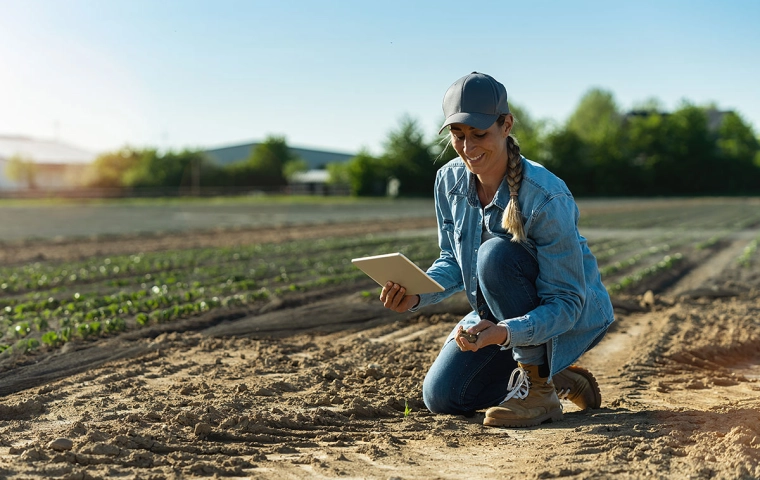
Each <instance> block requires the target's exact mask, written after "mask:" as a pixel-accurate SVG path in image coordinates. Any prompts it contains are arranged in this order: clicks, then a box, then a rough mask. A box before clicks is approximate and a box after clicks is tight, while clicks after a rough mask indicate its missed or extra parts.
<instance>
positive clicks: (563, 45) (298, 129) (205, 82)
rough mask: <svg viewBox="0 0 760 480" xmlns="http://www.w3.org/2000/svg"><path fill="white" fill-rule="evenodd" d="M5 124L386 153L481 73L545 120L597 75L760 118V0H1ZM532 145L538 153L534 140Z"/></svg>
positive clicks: (2, 130) (136, 140) (76, 140)
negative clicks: (271, 140) (408, 125)
mask: <svg viewBox="0 0 760 480" xmlns="http://www.w3.org/2000/svg"><path fill="white" fill-rule="evenodd" d="M0 12H2V14H0V134H21V135H29V136H33V137H39V138H54V137H58V138H59V139H61V140H63V141H66V142H69V143H72V144H75V145H78V146H81V147H83V148H87V149H90V150H93V151H97V152H100V151H104V150H111V149H116V148H119V147H121V146H123V145H127V144H129V145H133V146H139V147H142V146H153V147H159V148H173V149H178V148H185V147H189V148H200V147H213V146H222V145H229V144H235V143H242V142H247V141H255V140H261V139H263V138H265V137H266V136H267V135H270V134H277V135H284V136H285V137H286V138H287V140H288V142H289V143H290V144H291V145H294V146H306V147H317V148H325V149H332V150H338V151H345V152H355V151H357V150H358V149H360V148H362V147H366V148H368V149H370V151H373V152H375V153H378V152H380V151H381V149H382V144H383V141H384V139H385V138H386V137H387V134H388V132H389V131H390V130H392V129H393V128H395V127H396V126H397V125H398V122H399V119H400V118H401V117H402V116H403V115H405V114H406V115H410V116H412V117H413V118H416V119H417V120H418V121H419V122H420V125H421V126H422V127H423V128H424V130H425V131H426V132H429V135H430V136H432V135H433V134H434V133H435V131H436V130H437V124H438V122H439V121H440V120H441V118H442V113H441V100H442V98H443V94H444V92H445V91H446V89H447V88H448V86H449V85H450V84H451V83H453V82H454V81H455V80H456V79H457V78H459V77H461V76H463V75H465V74H467V73H469V72H471V71H474V70H477V71H481V72H486V73H489V74H491V75H493V76H494V77H496V78H497V79H499V80H500V81H502V82H503V83H504V84H505V85H506V87H507V91H508V92H509V96H510V100H511V101H512V102H513V103H516V104H518V105H520V106H521V107H522V108H524V109H525V110H527V112H528V113H529V114H530V115H531V117H533V118H543V119H550V120H553V121H555V122H558V123H560V122H564V121H565V120H566V119H567V117H568V116H569V115H570V113H571V112H572V111H573V109H574V108H575V107H576V105H577V104H578V101H579V100H580V98H581V96H582V95H583V93H584V92H586V91H587V90H588V89H589V88H592V87H602V88H605V89H608V90H610V91H612V92H613V94H614V95H615V98H616V100H617V102H618V103H619V105H620V107H621V108H622V109H628V108H630V107H632V106H633V105H635V104H636V103H637V102H641V101H644V100H646V99H648V98H650V97H656V98H659V99H660V100H661V101H662V103H663V104H664V106H665V107H666V108H668V109H673V108H676V107H677V106H678V105H679V104H680V102H682V101H683V100H688V101H691V102H693V103H696V104H705V103H708V102H714V103H716V104H717V105H718V107H720V108H723V109H734V110H737V111H738V112H739V113H740V114H742V116H743V117H744V118H745V119H746V120H747V121H748V122H750V123H751V124H752V125H753V127H754V129H755V131H756V132H758V130H759V129H760V92H758V87H757V85H758V84H760V62H758V60H760V28H757V24H758V21H760V1H756V0H749V1H727V2H714V1H713V2H706V1H667V0H665V1H638V2H609V1H606V2H603V1H599V2H595V1H594V2H592V1H582V0H578V1H574V2H560V1H548V0H547V1H536V2H509V1H504V0H501V1H493V2H491V1H481V2H464V1H461V0H460V1H458V2H450V1H444V0H441V1H436V2H430V1H413V0H406V1H395V0H388V1H382V2H376V1H373V2H365V1H359V0H344V1H335V0H320V1H301V0H291V1H287V0H283V1H271V0H269V1H258V0H249V1H232V0H213V1H200V0H195V1H193V0H183V1H179V0H129V1H125V0H0ZM526 153H528V156H529V152H526Z"/></svg>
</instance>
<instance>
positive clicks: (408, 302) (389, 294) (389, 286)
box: [380, 282, 420, 313]
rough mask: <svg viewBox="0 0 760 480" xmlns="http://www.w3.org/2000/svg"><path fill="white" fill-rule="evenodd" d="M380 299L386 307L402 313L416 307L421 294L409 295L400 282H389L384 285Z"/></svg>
mask: <svg viewBox="0 0 760 480" xmlns="http://www.w3.org/2000/svg"><path fill="white" fill-rule="evenodd" d="M380 301H381V302H383V305H385V308H390V309H391V310H393V311H394V312H399V313H402V312H406V311H407V310H409V309H410V308H413V307H416V306H417V304H418V303H420V296H419V295H407V294H406V288H404V287H402V286H401V285H399V284H398V283H393V282H388V283H386V284H385V285H384V286H383V291H382V292H380Z"/></svg>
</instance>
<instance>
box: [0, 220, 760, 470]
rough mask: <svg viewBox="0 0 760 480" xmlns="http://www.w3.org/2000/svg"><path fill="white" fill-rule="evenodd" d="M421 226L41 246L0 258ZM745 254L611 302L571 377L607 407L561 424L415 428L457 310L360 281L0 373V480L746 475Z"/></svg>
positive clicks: (757, 369)
mask: <svg viewBox="0 0 760 480" xmlns="http://www.w3.org/2000/svg"><path fill="white" fill-rule="evenodd" d="M432 226H434V225H432V224H431V222H430V221H419V220H408V221H405V222H404V223H398V222H394V223H392V224H388V223H382V222H375V223H374V224H363V225H358V226H354V227H346V226H340V225H329V226H312V227H310V228H300V227H282V228H280V229H277V230H276V231H274V232H270V233H269V234H268V235H269V236H268V237H265V236H263V235H264V234H263V232H262V231H257V230H248V231H240V232H227V233H218V232H217V233H213V234H211V233H209V234H203V233H195V234H192V235H190V234H184V235H171V234H166V235H161V236H155V237H142V238H133V237H129V238H119V237H114V238H110V239H109V240H108V241H103V240H97V239H92V240H80V241H77V242H61V241H58V242H46V241H37V242H34V243H32V244H25V245H21V244H20V245H16V246H6V247H7V248H4V249H3V255H2V258H1V259H0V262H2V263H5V264H8V263H15V262H23V261H26V260H28V259H34V258H47V259H67V258H80V257H83V256H87V255H93V254H106V253H118V252H122V253H125V252H126V253H128V252H131V251H134V249H135V248H136V245H138V244H139V248H140V249H141V250H142V251H150V250H151V249H154V250H160V249H166V248H183V246H184V247H189V246H197V245H235V244H241V243H245V242H251V241H273V240H274V239H281V240H285V239H291V238H303V237H304V236H306V237H308V236H313V238H318V237H319V236H320V235H327V234H330V235H345V236H347V235H356V234H358V233H360V232H364V231H368V230H371V229H373V228H374V229H376V231H383V230H384V229H391V228H393V229H399V228H404V229H411V228H431V227H432ZM309 238H311V237H309ZM746 243H747V240H745V239H737V240H736V241H735V242H727V243H726V245H725V246H724V247H723V250H719V251H717V252H712V253H711V255H710V256H709V257H708V258H706V259H705V260H704V262H703V263H702V264H701V265H699V266H698V267H697V268H693V269H690V270H689V271H687V272H684V274H683V276H682V277H680V278H678V279H677V281H676V282H675V283H671V284H670V285H669V286H668V287H667V288H664V289H662V290H661V291H656V292H654V294H653V293H647V294H644V295H640V296H623V297H618V298H616V300H615V305H616V312H617V315H616V323H615V324H614V325H613V327H612V329H611V330H610V332H609V333H608V335H607V336H606V338H605V339H604V341H603V342H602V343H601V344H600V345H599V346H598V347H597V348H596V349H594V350H593V351H591V352H589V353H588V354H587V355H586V356H585V357H584V358H582V359H581V362H580V364H582V365H583V366H585V367H587V368H589V369H590V370H591V371H592V372H593V373H594V374H595V375H596V377H597V379H598V380H599V383H600V385H601V389H602V394H603V404H602V408H600V409H598V410H592V411H586V412H579V411H577V409H576V408H575V407H574V406H573V405H572V404H565V415H564V420H563V421H562V422H557V423H553V424H547V425H543V426H541V427H538V428H530V429H494V428H487V427H484V426H482V419H483V415H482V413H481V414H478V415H476V416H475V417H473V418H464V417H456V416H441V415H433V414H431V413H429V412H428V411H427V410H426V409H425V408H424V405H423V403H422V398H421V384H422V380H423V378H424V375H425V372H426V370H427V368H428V367H429V365H430V364H431V363H432V361H433V359H434V358H435V356H436V354H437V352H438V350H439V349H440V347H441V344H442V341H443V339H444V338H445V336H446V335H447V334H448V332H449V331H450V329H451V328H452V327H453V325H454V324H455V323H456V321H457V320H458V319H459V318H460V316H461V315H463V314H465V313H466V311H467V308H468V307H467V305H466V303H465V302H464V300H463V298H462V297H455V298H453V299H451V301H449V302H447V303H445V304H441V305H436V306H432V307H430V308H429V309H427V310H425V311H423V312H419V313H417V314H403V315H401V314H395V313H392V312H388V311H387V310H385V309H384V308H382V306H381V305H380V304H379V302H377V301H376V300H375V299H367V298H364V296H362V295H361V294H360V292H361V290H362V289H366V288H367V285H366V284H362V285H357V286H356V288H355V289H352V290H350V291H347V290H346V288H345V287H340V288H333V289H325V290H321V291H319V292H316V293H314V292H312V293H310V294H309V296H308V297H304V298H292V299H290V300H288V301H287V302H279V303H272V304H269V305H267V306H265V307H264V308H262V309H260V310H258V311H234V312H229V313H228V314H225V315H224V316H219V315H218V314H217V315H216V316H212V315H208V316H205V317H201V318H196V319H193V320H192V321H185V322H184V323H177V324H171V325H169V326H167V325H162V326H154V327H151V328H149V329H145V330H141V331H138V332H128V333H124V334H122V335H120V336H118V337H114V338H111V339H106V340H100V341H98V342H89V343H86V342H79V343H76V342H72V343H69V344H67V345H66V347H64V349H63V350H62V351H60V352H57V353H53V354H38V355H37V356H33V357H31V358H20V359H18V364H17V365H16V367H15V368H14V369H12V370H9V371H6V372H4V373H3V374H2V375H0V478H12V479H21V478H43V477H44V478H66V479H89V478H125V479H126V478H140V479H156V480H157V479H163V478H172V479H174V478H177V479H179V478H211V477H225V478H263V479H289V478H294V479H305V478H347V479H348V478H372V479H392V478H399V479H431V478H447V479H465V478H615V479H618V478H621V479H629V478H631V479H634V478H705V479H707V478H720V479H734V478H748V479H749V478H759V477H760V466H759V465H760V382H759V381H758V380H759V379H760V272H758V271H757V269H756V268H755V269H747V268H740V267H739V266H737V264H736V263H735V262H733V260H734V258H735V257H736V254H737V251H740V249H741V248H743V246H744V245H745V244H746Z"/></svg>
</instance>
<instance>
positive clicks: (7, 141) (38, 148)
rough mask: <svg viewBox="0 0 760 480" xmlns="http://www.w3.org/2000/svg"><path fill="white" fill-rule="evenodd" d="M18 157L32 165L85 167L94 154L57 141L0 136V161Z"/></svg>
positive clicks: (92, 159) (90, 161) (91, 160)
mask: <svg viewBox="0 0 760 480" xmlns="http://www.w3.org/2000/svg"><path fill="white" fill-rule="evenodd" d="M14 155H20V156H21V157H23V158H25V159H29V160H32V161H33V162H34V163H39V164H48V165H73V164H79V165H85V164H88V163H92V162H93V161H94V160H95V158H96V156H97V155H96V154H94V153H92V152H89V151H87V150H83V149H81V148H78V147H74V146H72V145H69V144H66V143H63V142H59V141H57V140H39V139H34V138H29V137H23V136H12V135H0V160H8V159H9V158H11V157H13V156H14Z"/></svg>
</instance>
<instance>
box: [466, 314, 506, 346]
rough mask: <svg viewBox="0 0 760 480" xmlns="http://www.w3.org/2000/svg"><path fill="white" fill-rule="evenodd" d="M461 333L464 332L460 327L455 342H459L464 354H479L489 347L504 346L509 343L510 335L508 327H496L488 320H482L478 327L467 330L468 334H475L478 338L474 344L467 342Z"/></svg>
mask: <svg viewBox="0 0 760 480" xmlns="http://www.w3.org/2000/svg"><path fill="white" fill-rule="evenodd" d="M461 332H464V330H463V329H462V326H461V325H460V326H459V330H458V331H457V335H456V336H455V337H454V340H455V341H456V342H457V345H458V346H459V350H461V351H463V352H477V351H478V350H480V349H481V348H483V347H487V346H489V345H502V344H504V343H506V342H507V340H508V339H507V336H508V335H509V332H508V331H507V327H505V326H503V325H496V324H494V323H493V322H489V321H488V320H481V321H480V322H479V323H477V324H476V325H473V326H472V327H470V328H468V329H467V333H473V334H475V335H477V336H478V338H477V339H476V340H475V342H474V343H473V342H470V341H469V340H467V338H465V336H463V335H460V333H461Z"/></svg>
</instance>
